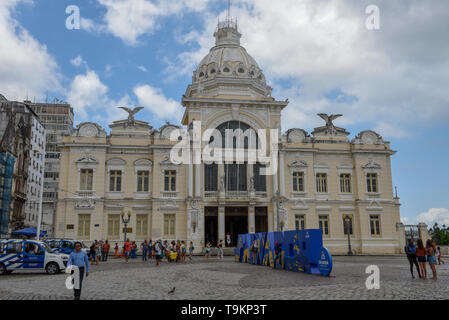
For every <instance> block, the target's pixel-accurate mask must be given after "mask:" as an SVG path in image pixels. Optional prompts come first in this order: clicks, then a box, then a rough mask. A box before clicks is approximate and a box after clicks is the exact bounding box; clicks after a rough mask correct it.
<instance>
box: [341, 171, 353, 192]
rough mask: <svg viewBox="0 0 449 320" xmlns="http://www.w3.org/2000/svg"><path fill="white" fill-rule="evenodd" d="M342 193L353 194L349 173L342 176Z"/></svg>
mask: <svg viewBox="0 0 449 320" xmlns="http://www.w3.org/2000/svg"><path fill="white" fill-rule="evenodd" d="M340 192H341V193H351V175H350V174H349V173H344V174H341V175H340Z"/></svg>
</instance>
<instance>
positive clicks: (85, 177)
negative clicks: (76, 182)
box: [80, 169, 94, 191]
mask: <svg viewBox="0 0 449 320" xmlns="http://www.w3.org/2000/svg"><path fill="white" fill-rule="evenodd" d="M93 178H94V170H93V169H81V172H80V191H92V187H93Z"/></svg>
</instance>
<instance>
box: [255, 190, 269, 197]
mask: <svg viewBox="0 0 449 320" xmlns="http://www.w3.org/2000/svg"><path fill="white" fill-rule="evenodd" d="M256 198H263V199H265V198H268V192H266V191H256Z"/></svg>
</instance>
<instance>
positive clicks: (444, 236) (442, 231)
mask: <svg viewBox="0 0 449 320" xmlns="http://www.w3.org/2000/svg"><path fill="white" fill-rule="evenodd" d="M429 234H430V235H431V236H432V240H433V241H435V243H436V244H437V245H442V246H444V245H449V228H447V227H446V226H445V225H444V224H443V225H442V227H441V228H440V226H439V225H438V223H437V222H435V224H434V225H433V228H431V229H430V230H429Z"/></svg>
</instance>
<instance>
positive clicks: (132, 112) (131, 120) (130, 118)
mask: <svg viewBox="0 0 449 320" xmlns="http://www.w3.org/2000/svg"><path fill="white" fill-rule="evenodd" d="M118 108H119V109H123V110H125V111H126V112H128V115H129V116H128V126H133V125H135V123H136V122H135V120H134V115H135V114H136V113H137V112H139V111H140V110H143V109H144V108H143V107H137V108H134V109H132V110H131V109H130V108H127V107H118Z"/></svg>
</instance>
